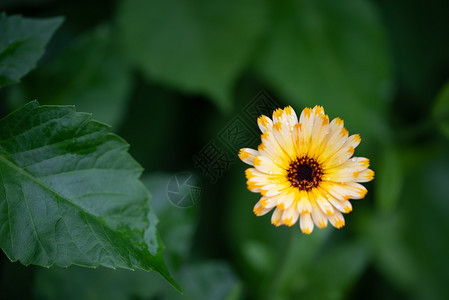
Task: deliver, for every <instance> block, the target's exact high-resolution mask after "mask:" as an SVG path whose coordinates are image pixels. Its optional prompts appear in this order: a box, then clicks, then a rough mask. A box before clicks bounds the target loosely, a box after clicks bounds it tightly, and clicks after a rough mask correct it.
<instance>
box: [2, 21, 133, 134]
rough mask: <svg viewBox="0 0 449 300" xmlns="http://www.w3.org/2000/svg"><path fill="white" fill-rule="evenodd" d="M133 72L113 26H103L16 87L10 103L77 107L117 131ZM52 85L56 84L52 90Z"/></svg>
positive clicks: (66, 49)
mask: <svg viewBox="0 0 449 300" xmlns="http://www.w3.org/2000/svg"><path fill="white" fill-rule="evenodd" d="M130 71H131V70H130V68H129V67H128V64H127V62H125V60H124V59H123V55H121V53H120V51H119V49H118V46H117V41H116V39H115V37H114V35H113V33H112V31H111V29H110V27H109V26H108V25H101V26H98V27H97V28H95V29H94V30H92V31H89V32H88V33H86V34H84V35H83V36H81V37H80V38H78V39H75V40H74V41H73V42H72V43H70V44H68V46H67V48H65V49H64V50H63V51H62V52H61V53H60V54H59V55H58V56H56V57H55V58H54V59H52V60H51V61H50V62H49V63H47V64H45V65H42V66H40V67H39V69H38V70H36V71H35V72H33V74H30V76H27V78H26V79H25V80H23V82H22V84H20V85H17V86H16V87H14V88H15V89H16V91H13V92H12V93H10V96H9V99H8V100H9V102H10V103H12V104H16V103H19V104H20V106H22V105H23V104H24V103H23V102H22V101H23V99H37V100H38V101H39V102H40V103H43V104H73V105H75V106H76V107H77V109H78V110H80V111H89V112H92V113H93V116H94V118H95V119H96V120H99V121H101V122H105V123H107V124H109V125H111V126H112V127H113V128H116V127H118V125H119V124H120V121H121V119H122V118H123V116H124V115H125V114H124V113H123V111H124V110H125V109H126V100H128V97H127V96H128V93H129V90H130V86H131V80H130V79H131V72H130ZM48 82H51V83H52V87H51V88H48ZM21 102H22V103H21ZM18 107H19V106H17V104H16V107H15V108H18Z"/></svg>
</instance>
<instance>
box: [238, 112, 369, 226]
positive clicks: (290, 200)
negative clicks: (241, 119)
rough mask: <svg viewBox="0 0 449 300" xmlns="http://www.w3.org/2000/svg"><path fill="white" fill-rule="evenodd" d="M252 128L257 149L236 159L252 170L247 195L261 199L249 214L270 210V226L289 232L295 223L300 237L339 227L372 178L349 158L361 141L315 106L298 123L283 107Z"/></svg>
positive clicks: (358, 160) (365, 162)
mask: <svg viewBox="0 0 449 300" xmlns="http://www.w3.org/2000/svg"><path fill="white" fill-rule="evenodd" d="M257 123H258V125H259V128H260V130H261V131H262V135H261V140H262V143H261V144H260V145H259V147H258V149H257V150H254V149H249V148H243V149H241V150H240V153H239V157H240V159H241V160H242V161H244V162H245V163H247V164H250V165H253V166H254V168H249V169H248V170H247V171H246V177H247V184H248V189H249V190H250V191H252V192H256V193H261V194H262V196H263V197H262V198H261V199H260V200H259V201H258V202H257V204H256V205H255V206H254V213H255V214H256V215H257V216H261V215H264V214H266V213H268V212H269V211H273V210H274V211H273V213H272V216H271V223H272V224H274V225H275V226H280V225H286V226H292V225H293V224H295V223H296V222H298V219H299V226H300V228H301V231H302V232H303V233H305V234H310V233H311V232H312V231H313V229H314V226H317V227H318V228H324V227H326V226H327V225H328V223H330V224H331V225H333V226H334V227H336V228H341V227H343V226H344V225H345V220H344V218H343V213H349V212H351V211H352V205H351V202H349V200H350V199H362V198H363V197H365V195H366V193H367V189H366V188H365V187H364V186H363V185H361V184H360V183H361V182H368V181H370V180H372V179H373V178H374V171H373V170H371V169H369V166H370V161H369V159H367V158H364V157H352V156H353V155H354V151H355V148H356V147H357V146H358V145H359V143H360V141H361V138H360V136H359V135H358V134H354V135H351V136H349V133H348V131H347V129H346V128H345V127H344V123H343V120H341V119H339V118H335V119H333V120H332V121H331V122H329V117H328V116H327V115H326V114H325V112H324V109H323V107H322V106H318V105H317V106H315V107H314V108H304V110H303V111H302V112H301V114H300V116H299V120H298V117H297V115H296V113H295V111H294V110H293V108H292V107H290V106H287V107H285V108H284V109H277V110H276V111H274V112H273V119H270V118H268V117H266V116H261V117H260V118H259V119H258V120H257ZM351 157H352V158H351Z"/></svg>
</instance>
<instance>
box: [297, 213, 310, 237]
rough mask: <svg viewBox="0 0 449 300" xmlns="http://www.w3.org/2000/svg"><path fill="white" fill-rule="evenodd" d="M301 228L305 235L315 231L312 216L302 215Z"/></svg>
mask: <svg viewBox="0 0 449 300" xmlns="http://www.w3.org/2000/svg"><path fill="white" fill-rule="evenodd" d="M299 227H300V228H301V231H302V232H303V233H305V234H311V233H312V231H313V221H312V217H311V215H310V214H301V216H300V217H299Z"/></svg>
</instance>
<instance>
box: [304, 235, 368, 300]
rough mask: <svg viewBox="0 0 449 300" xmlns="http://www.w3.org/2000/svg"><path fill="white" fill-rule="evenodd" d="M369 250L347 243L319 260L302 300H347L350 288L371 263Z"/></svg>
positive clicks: (359, 245) (362, 246)
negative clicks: (369, 262)
mask: <svg viewBox="0 0 449 300" xmlns="http://www.w3.org/2000/svg"><path fill="white" fill-rule="evenodd" d="M368 257H369V256H368V251H367V248H366V247H365V246H364V245H362V244H360V243H355V242H348V243H345V244H343V245H341V246H336V247H335V248H333V249H331V250H329V252H328V253H326V254H324V255H323V256H319V258H318V259H317V262H316V263H315V264H313V266H312V268H311V272H310V278H309V280H310V285H309V288H308V289H307V290H306V291H305V293H300V294H299V295H297V297H295V298H298V299H299V298H300V299H347V298H348V292H349V291H350V288H351V287H352V286H353V285H355V284H356V281H357V280H358V278H359V277H360V275H361V274H362V272H363V271H364V270H365V268H366V266H367V263H368Z"/></svg>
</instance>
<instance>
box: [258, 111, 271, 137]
mask: <svg viewBox="0 0 449 300" xmlns="http://www.w3.org/2000/svg"><path fill="white" fill-rule="evenodd" d="M257 124H258V125H259V128H260V131H262V133H264V132H265V131H267V130H271V129H272V128H273V121H271V119H270V118H268V117H267V116H264V115H261V116H260V117H259V118H258V119H257Z"/></svg>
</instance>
